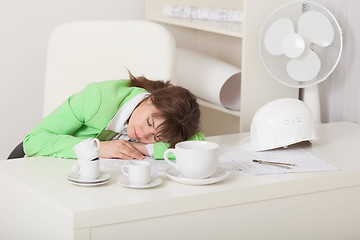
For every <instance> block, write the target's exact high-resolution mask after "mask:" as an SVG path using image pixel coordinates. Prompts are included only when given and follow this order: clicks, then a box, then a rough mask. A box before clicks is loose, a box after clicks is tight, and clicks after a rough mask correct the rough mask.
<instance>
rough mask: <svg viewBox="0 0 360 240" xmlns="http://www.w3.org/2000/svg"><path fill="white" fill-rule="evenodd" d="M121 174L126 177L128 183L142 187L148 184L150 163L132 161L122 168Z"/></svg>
mask: <svg viewBox="0 0 360 240" xmlns="http://www.w3.org/2000/svg"><path fill="white" fill-rule="evenodd" d="M121 170H122V172H123V174H124V175H125V176H128V179H129V182H130V184H131V185H134V186H144V185H146V184H148V183H149V182H150V178H151V163H150V162H147V161H142V160H134V161H131V162H129V163H128V164H127V165H124V166H122V169H121Z"/></svg>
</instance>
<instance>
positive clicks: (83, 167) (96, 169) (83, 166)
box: [73, 159, 100, 180]
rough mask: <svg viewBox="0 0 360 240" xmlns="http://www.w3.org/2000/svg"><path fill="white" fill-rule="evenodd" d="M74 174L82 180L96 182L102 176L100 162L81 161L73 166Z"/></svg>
mask: <svg viewBox="0 0 360 240" xmlns="http://www.w3.org/2000/svg"><path fill="white" fill-rule="evenodd" d="M73 172H74V173H76V174H79V178H80V179H81V180H95V179H97V178H98V177H99V175H100V160H93V161H89V160H87V159H86V160H82V159H79V160H78V162H77V163H75V165H74V166H73Z"/></svg>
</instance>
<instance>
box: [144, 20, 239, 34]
mask: <svg viewBox="0 0 360 240" xmlns="http://www.w3.org/2000/svg"><path fill="white" fill-rule="evenodd" d="M149 20H151V21H154V22H158V23H165V24H170V25H175V26H180V27H185V28H191V29H196V30H201V31H207V32H212V33H216V34H222V35H226V36H232V37H237V38H242V37H243V34H242V27H243V25H242V24H241V23H233V22H220V21H207V20H194V19H185V18H171V17H164V16H155V17H151V18H150V19H149Z"/></svg>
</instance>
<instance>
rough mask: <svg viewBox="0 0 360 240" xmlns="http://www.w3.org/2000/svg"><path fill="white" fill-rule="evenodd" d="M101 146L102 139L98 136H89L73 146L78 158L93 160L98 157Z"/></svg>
mask: <svg viewBox="0 0 360 240" xmlns="http://www.w3.org/2000/svg"><path fill="white" fill-rule="evenodd" d="M99 148H100V141H99V139H97V138H88V139H86V140H84V141H82V142H79V143H78V144H76V145H75V146H74V147H73V149H74V151H75V154H76V158H78V159H82V160H93V159H96V158H98V157H99Z"/></svg>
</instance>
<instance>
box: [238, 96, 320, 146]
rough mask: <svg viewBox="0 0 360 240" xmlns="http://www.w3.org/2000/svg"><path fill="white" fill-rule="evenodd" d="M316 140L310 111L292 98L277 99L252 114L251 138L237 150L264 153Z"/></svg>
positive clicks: (313, 121)
mask: <svg viewBox="0 0 360 240" xmlns="http://www.w3.org/2000/svg"><path fill="white" fill-rule="evenodd" d="M315 139H318V136H317V130H316V124H315V119H314V116H313V114H312V112H311V110H310V108H309V107H308V106H307V105H306V104H305V103H304V102H302V101H300V100H297V99H295V98H280V99H277V100H274V101H271V102H269V103H267V104H265V105H264V106H262V107H261V108H260V109H259V110H258V111H257V112H256V113H255V115H254V117H253V119H252V122H251V126H250V137H248V138H246V139H244V140H243V141H242V142H240V146H241V147H242V148H244V149H246V150H249V151H264V150H270V149H275V148H280V147H287V146H289V145H291V144H294V143H298V142H302V141H311V140H315Z"/></svg>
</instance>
